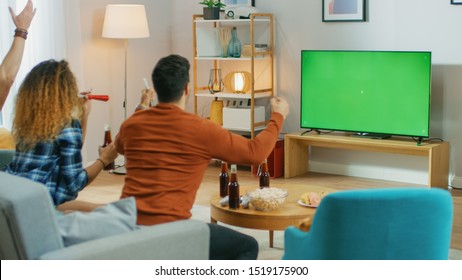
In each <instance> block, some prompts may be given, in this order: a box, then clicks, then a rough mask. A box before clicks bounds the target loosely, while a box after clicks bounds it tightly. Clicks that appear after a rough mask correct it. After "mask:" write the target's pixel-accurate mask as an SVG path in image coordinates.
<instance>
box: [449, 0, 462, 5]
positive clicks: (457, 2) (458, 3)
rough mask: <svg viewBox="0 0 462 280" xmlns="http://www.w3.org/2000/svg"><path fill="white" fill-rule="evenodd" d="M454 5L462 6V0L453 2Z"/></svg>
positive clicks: (453, 0)
mask: <svg viewBox="0 0 462 280" xmlns="http://www.w3.org/2000/svg"><path fill="white" fill-rule="evenodd" d="M451 4H452V5H462V0H451Z"/></svg>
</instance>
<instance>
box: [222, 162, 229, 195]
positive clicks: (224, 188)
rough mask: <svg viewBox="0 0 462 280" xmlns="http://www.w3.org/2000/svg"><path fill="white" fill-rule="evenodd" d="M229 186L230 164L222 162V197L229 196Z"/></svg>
mask: <svg viewBox="0 0 462 280" xmlns="http://www.w3.org/2000/svg"><path fill="white" fill-rule="evenodd" d="M228 184H229V174H228V163H227V162H226V161H222V162H221V171H220V197H225V196H227V195H228Z"/></svg>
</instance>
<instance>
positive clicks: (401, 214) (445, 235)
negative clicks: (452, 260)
mask: <svg viewBox="0 0 462 280" xmlns="http://www.w3.org/2000/svg"><path fill="white" fill-rule="evenodd" d="M452 218H453V203H452V197H451V195H450V194H449V193H448V191H445V190H442V189H433V188H432V189H422V188H398V189H370V190H351V191H341V192H336V193H332V194H329V195H327V196H326V197H324V199H323V200H322V202H321V204H320V205H319V207H318V209H317V210H316V214H315V215H314V217H313V220H312V224H311V228H310V230H309V231H308V232H304V231H301V230H299V229H298V228H296V227H289V228H287V229H286V230H285V233H284V242H285V243H284V246H285V248H284V256H283V259H286V260H289V259H291V260H293V259H308V260H406V259H413V260H428V259H429V260H438V259H448V256H449V246H450V240H451V229H452Z"/></svg>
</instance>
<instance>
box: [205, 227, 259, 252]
mask: <svg viewBox="0 0 462 280" xmlns="http://www.w3.org/2000/svg"><path fill="white" fill-rule="evenodd" d="M208 226H209V228H210V249H209V253H210V256H209V258H210V259H211V260H256V259H257V256H258V243H257V240H255V238H253V237H252V236H249V235H246V234H243V233H240V232H238V231H235V230H232V229H230V228H228V227H224V226H220V225H217V224H208Z"/></svg>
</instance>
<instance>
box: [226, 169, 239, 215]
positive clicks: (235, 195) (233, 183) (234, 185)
mask: <svg viewBox="0 0 462 280" xmlns="http://www.w3.org/2000/svg"><path fill="white" fill-rule="evenodd" d="M228 196H229V208H230V209H238V208H239V183H238V182H237V166H236V165H235V164H231V176H230V179H229V184H228Z"/></svg>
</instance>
